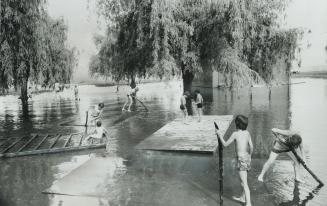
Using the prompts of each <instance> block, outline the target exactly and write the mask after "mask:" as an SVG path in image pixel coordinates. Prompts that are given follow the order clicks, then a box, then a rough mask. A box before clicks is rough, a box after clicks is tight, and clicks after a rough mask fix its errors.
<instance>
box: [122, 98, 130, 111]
mask: <svg viewBox="0 0 327 206" xmlns="http://www.w3.org/2000/svg"><path fill="white" fill-rule="evenodd" d="M128 101H129V97H127V100H126V102H125V104H124V106H123V108H122V109H121V110H122V111H124V110H125V107H126V105H127V104H128Z"/></svg>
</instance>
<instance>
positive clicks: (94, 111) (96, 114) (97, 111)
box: [87, 103, 104, 125]
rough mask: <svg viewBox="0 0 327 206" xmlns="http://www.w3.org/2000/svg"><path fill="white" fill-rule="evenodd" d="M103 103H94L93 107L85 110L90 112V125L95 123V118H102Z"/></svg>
mask: <svg viewBox="0 0 327 206" xmlns="http://www.w3.org/2000/svg"><path fill="white" fill-rule="evenodd" d="M103 108H104V104H103V103H99V104H98V105H95V106H94V107H93V108H90V109H89V110H88V111H87V112H88V113H89V114H90V117H89V118H90V125H92V124H93V122H94V124H95V123H96V121H97V120H101V118H102V112H103Z"/></svg>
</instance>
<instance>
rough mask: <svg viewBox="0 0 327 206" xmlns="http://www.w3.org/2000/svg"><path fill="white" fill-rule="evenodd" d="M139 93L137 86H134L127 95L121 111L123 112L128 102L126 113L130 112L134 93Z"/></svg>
mask: <svg viewBox="0 0 327 206" xmlns="http://www.w3.org/2000/svg"><path fill="white" fill-rule="evenodd" d="M138 91H139V88H138V87H137V86H135V87H134V88H132V87H131V90H130V91H129V92H128V93H127V101H126V102H125V104H124V106H123V108H122V109H121V110H122V111H125V107H126V105H127V104H128V102H129V106H128V110H127V111H128V112H130V111H131V106H132V104H133V100H134V98H135V97H136V93H137V92H138Z"/></svg>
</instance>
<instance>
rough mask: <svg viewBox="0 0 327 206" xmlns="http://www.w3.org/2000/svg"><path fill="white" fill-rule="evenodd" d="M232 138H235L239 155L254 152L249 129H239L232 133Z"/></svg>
mask: <svg viewBox="0 0 327 206" xmlns="http://www.w3.org/2000/svg"><path fill="white" fill-rule="evenodd" d="M231 138H233V139H235V142H236V153H237V156H239V157H240V156H244V155H249V154H252V151H253V145H252V140H251V135H250V133H249V132H248V131H247V130H238V131H236V132H234V133H233V134H232V136H231Z"/></svg>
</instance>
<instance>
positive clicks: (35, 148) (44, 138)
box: [34, 134, 50, 150]
mask: <svg viewBox="0 0 327 206" xmlns="http://www.w3.org/2000/svg"><path fill="white" fill-rule="evenodd" d="M49 136H50V135H48V134H47V135H46V136H45V137H43V139H42V140H41V142H40V143H39V144H38V145H36V146H35V147H34V150H37V149H39V148H40V147H41V144H42V143H43V142H44V141H45V140H46V139H47V138H48V137H49Z"/></svg>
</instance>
